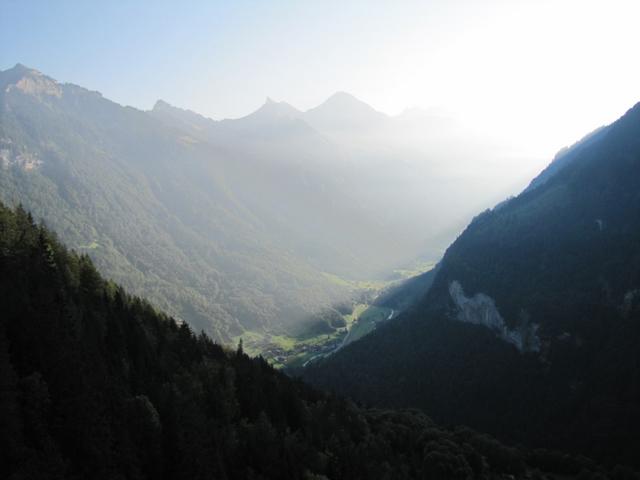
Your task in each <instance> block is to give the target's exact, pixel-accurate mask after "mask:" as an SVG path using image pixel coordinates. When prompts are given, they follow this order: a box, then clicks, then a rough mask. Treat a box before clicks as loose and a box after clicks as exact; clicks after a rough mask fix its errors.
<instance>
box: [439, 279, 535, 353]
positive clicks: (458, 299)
mask: <svg viewBox="0 0 640 480" xmlns="http://www.w3.org/2000/svg"><path fill="white" fill-rule="evenodd" d="M449 295H450V296H451V299H452V300H453V303H454V304H455V306H456V308H457V312H456V315H455V319H456V320H458V321H460V322H466V323H473V324H476V325H484V326H485V327H487V328H489V329H490V330H492V331H494V332H495V333H496V335H497V336H498V337H499V338H501V339H502V340H504V341H505V342H508V343H510V344H512V345H514V346H515V347H516V348H517V349H518V350H520V351H521V352H538V351H540V344H541V343H540V338H539V337H538V335H537V330H538V325H537V324H532V323H530V322H529V318H528V316H527V314H526V313H525V312H523V313H522V315H521V316H520V318H519V323H518V326H517V327H516V328H515V329H510V328H509V327H508V326H507V324H506V323H505V321H504V319H503V318H502V315H500V312H499V311H498V308H497V307H496V304H495V302H494V300H493V299H492V298H491V297H490V296H488V295H485V294H484V293H476V294H475V295H474V296H473V297H467V296H466V295H465V293H464V289H463V288H462V285H461V284H460V282H458V281H456V280H454V281H453V282H451V283H450V284H449Z"/></svg>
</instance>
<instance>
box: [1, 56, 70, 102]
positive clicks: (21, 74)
mask: <svg viewBox="0 0 640 480" xmlns="http://www.w3.org/2000/svg"><path fill="white" fill-rule="evenodd" d="M0 87H1V88H2V90H5V91H7V92H8V91H10V90H13V89H17V90H19V91H21V92H22V93H24V94H27V95H32V96H36V97H42V96H43V95H46V96H54V97H61V96H62V89H61V88H60V85H59V84H58V82H56V81H55V80H54V79H53V78H50V77H47V76H46V75H44V74H43V73H41V72H39V71H38V70H36V69H34V68H29V67H27V66H26V65H23V64H22V63H16V64H15V66H14V67H13V68H10V69H8V70H4V71H0Z"/></svg>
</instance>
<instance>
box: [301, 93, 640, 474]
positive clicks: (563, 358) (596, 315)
mask: <svg viewBox="0 0 640 480" xmlns="http://www.w3.org/2000/svg"><path fill="white" fill-rule="evenodd" d="M556 161H560V162H562V165H558V164H551V166H550V167H549V169H547V170H546V171H545V172H543V174H542V175H541V176H540V177H539V179H537V180H534V181H533V182H532V184H531V186H530V188H528V189H527V190H525V191H524V192H523V193H522V194H521V195H519V196H518V197H516V198H514V199H512V200H509V201H507V202H504V203H502V204H501V205H499V206H498V207H496V208H495V209H493V210H488V211H486V212H484V213H483V214H481V215H479V216H478V217H477V218H475V219H474V220H473V221H472V222H471V224H470V225H469V226H468V227H467V229H466V230H465V231H464V233H463V234H462V235H460V237H459V238H458V239H457V240H456V241H455V242H454V243H453V244H452V245H451V246H450V247H449V249H448V250H447V252H446V254H445V256H444V259H443V260H442V262H441V263H440V266H439V270H438V272H437V273H436V275H435V278H434V279H433V284H432V286H431V287H430V289H429V291H428V292H427V294H426V295H425V296H424V298H423V299H422V300H421V301H420V302H418V303H417V305H416V306H415V307H414V308H413V309H412V310H411V311H409V312H408V313H406V314H405V315H402V316H401V317H399V318H398V319H397V320H395V321H392V322H390V323H389V324H387V325H386V326H385V327H383V328H380V329H378V330H377V331H376V332H375V333H374V334H372V335H370V336H369V337H365V338H364V339H363V340H361V341H360V342H355V343H354V344H352V345H350V346H349V347H347V348H345V349H343V350H341V351H340V352H338V353H337V354H336V355H334V356H332V357H330V358H328V359H327V360H325V361H324V362H322V363H321V364H318V365H315V366H312V368H310V369H309V371H307V372H306V377H307V378H308V379H310V380H312V381H313V382H315V383H316V384H318V385H322V386H326V387H331V388H334V389H336V390H338V391H340V392H343V393H347V394H350V395H353V396H354V397H355V398H358V399H360V400H365V401H368V402H372V403H376V404H380V405H395V406H398V405H401V406H414V407H421V408H423V409H424V410H425V411H426V412H428V413H429V414H430V415H433V416H434V417H435V418H436V419H438V420H440V421H445V422H461V423H467V424H471V425H473V426H474V427H477V428H482V429H486V430H489V431H492V432H494V433H496V434H498V435H500V436H502V437H504V438H511V439H517V440H519V441H525V442H528V443H530V444H535V445H554V446H556V447H563V448H572V449H575V450H579V451H583V452H587V453H590V454H592V455H596V456H599V457H600V458H603V459H606V460H607V461H611V462H615V461H624V462H628V463H634V462H635V463H636V464H637V462H638V455H637V453H638V451H640V442H639V440H638V437H637V431H638V428H640V350H638V348H637V345H638V343H639V342H640V293H639V292H640V193H639V192H640V104H638V105H636V106H635V107H634V108H632V109H631V110H629V111H628V112H627V113H626V114H625V115H624V116H623V117H622V118H621V119H620V120H618V121H617V122H615V123H614V124H612V125H611V126H609V127H606V128H604V129H602V130H600V131H598V132H597V133H596V134H594V135H592V136H591V137H589V138H587V139H585V140H584V141H583V142H580V143H578V144H577V145H576V146H575V147H574V148H573V149H571V150H570V151H568V152H566V153H564V154H563V155H561V156H559V157H558V159H557V160H556Z"/></svg>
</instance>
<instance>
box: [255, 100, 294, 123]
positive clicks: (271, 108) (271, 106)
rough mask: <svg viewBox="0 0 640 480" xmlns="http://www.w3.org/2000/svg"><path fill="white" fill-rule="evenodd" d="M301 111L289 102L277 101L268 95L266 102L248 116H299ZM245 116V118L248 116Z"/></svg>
mask: <svg viewBox="0 0 640 480" xmlns="http://www.w3.org/2000/svg"><path fill="white" fill-rule="evenodd" d="M300 114H301V112H300V110H298V109H297V108H295V107H294V106H292V105H290V104H288V103H287V102H276V101H275V100H274V99H272V98H271V97H267V98H266V100H265V102H264V104H263V105H262V106H261V107H260V108H259V109H258V110H256V111H255V112H253V113H251V114H249V115H248V116H247V117H252V118H264V119H266V118H274V117H275V118H298V117H299V116H300ZM247 117H245V118H247Z"/></svg>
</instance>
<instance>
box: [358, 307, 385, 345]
mask: <svg viewBox="0 0 640 480" xmlns="http://www.w3.org/2000/svg"><path fill="white" fill-rule="evenodd" d="M390 313H391V309H390V308H385V307H377V306H375V305H371V306H367V308H366V309H365V310H364V311H363V312H361V314H360V315H359V316H358V320H357V321H356V322H354V324H353V327H352V328H351V333H350V334H349V339H348V340H347V343H351V342H355V341H356V340H359V339H360V338H362V337H364V336H365V335H366V334H368V333H370V332H372V331H373V330H374V329H375V328H376V325H377V324H378V323H379V322H382V321H384V320H386V319H387V318H388V317H389V314H390Z"/></svg>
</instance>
